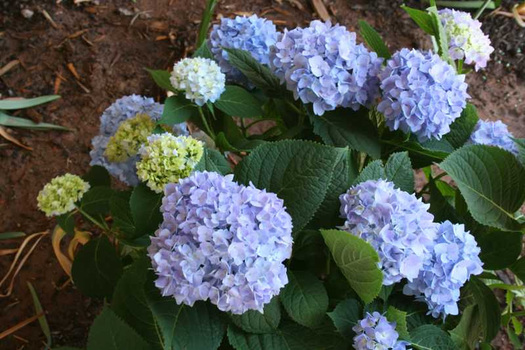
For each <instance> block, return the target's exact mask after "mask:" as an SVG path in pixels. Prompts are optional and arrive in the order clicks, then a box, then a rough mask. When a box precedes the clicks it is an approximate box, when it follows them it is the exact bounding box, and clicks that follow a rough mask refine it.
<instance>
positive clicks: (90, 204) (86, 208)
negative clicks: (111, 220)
mask: <svg viewBox="0 0 525 350" xmlns="http://www.w3.org/2000/svg"><path fill="white" fill-rule="evenodd" d="M112 196H113V190H112V189H111V188H109V187H107V186H97V187H91V188H90V189H89V190H88V191H87V192H86V193H85V194H84V196H82V200H81V201H80V209H81V210H82V211H83V212H84V213H87V214H88V215H90V216H96V217H103V216H105V215H106V214H108V213H109V200H110V198H111V197H112Z"/></svg>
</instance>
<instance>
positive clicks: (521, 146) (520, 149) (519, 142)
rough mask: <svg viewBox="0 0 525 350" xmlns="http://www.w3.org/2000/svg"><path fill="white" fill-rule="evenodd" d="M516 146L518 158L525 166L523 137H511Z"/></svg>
mask: <svg viewBox="0 0 525 350" xmlns="http://www.w3.org/2000/svg"><path fill="white" fill-rule="evenodd" d="M513 140H514V143H516V146H517V147H518V159H519V160H520V162H521V164H523V166H525V139H513Z"/></svg>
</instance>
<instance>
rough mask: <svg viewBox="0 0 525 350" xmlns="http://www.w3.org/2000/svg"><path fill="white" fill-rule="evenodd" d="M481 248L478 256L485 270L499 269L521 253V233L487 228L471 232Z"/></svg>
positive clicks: (509, 263) (510, 262) (508, 264)
mask: <svg viewBox="0 0 525 350" xmlns="http://www.w3.org/2000/svg"><path fill="white" fill-rule="evenodd" d="M472 233H473V234H474V237H475V238H476V242H477V243H478V246H479V247H480V249H481V254H480V255H479V258H480V259H481V261H483V268H484V269H486V270H501V269H504V268H506V267H509V266H510V265H512V264H513V263H514V262H515V261H516V260H517V259H518V257H519V256H520V254H521V242H522V240H523V234H521V233H520V232H503V231H500V230H493V229H489V228H487V229H486V230H478V231H477V232H472Z"/></svg>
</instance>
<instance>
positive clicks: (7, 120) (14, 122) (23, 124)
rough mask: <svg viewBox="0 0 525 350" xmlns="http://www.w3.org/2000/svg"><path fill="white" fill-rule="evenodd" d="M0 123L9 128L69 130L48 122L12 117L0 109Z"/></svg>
mask: <svg viewBox="0 0 525 350" xmlns="http://www.w3.org/2000/svg"><path fill="white" fill-rule="evenodd" d="M0 125H2V126H7V127H11V128H26V129H31V130H63V131H69V129H68V128H65V127H63V126H60V125H55V124H49V123H35V122H34V121H32V120H29V119H24V118H19V117H13V116H10V115H8V114H5V113H3V112H2V111H0Z"/></svg>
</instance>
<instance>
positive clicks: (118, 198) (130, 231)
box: [109, 191, 137, 240]
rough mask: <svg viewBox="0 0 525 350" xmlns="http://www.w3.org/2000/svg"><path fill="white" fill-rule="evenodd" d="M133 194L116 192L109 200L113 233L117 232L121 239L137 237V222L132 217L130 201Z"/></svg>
mask: <svg viewBox="0 0 525 350" xmlns="http://www.w3.org/2000/svg"><path fill="white" fill-rule="evenodd" d="M130 197H131V192H129V191H126V192H116V193H115V194H114V195H113V197H111V199H110V200H109V209H110V211H111V217H112V218H113V226H112V227H111V228H112V230H113V231H116V232H117V233H118V234H119V235H120V236H119V237H120V238H125V239H128V240H129V239H133V238H135V237H136V236H137V230H136V227H135V221H134V220H133V215H131V207H130V206H129V199H130Z"/></svg>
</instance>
